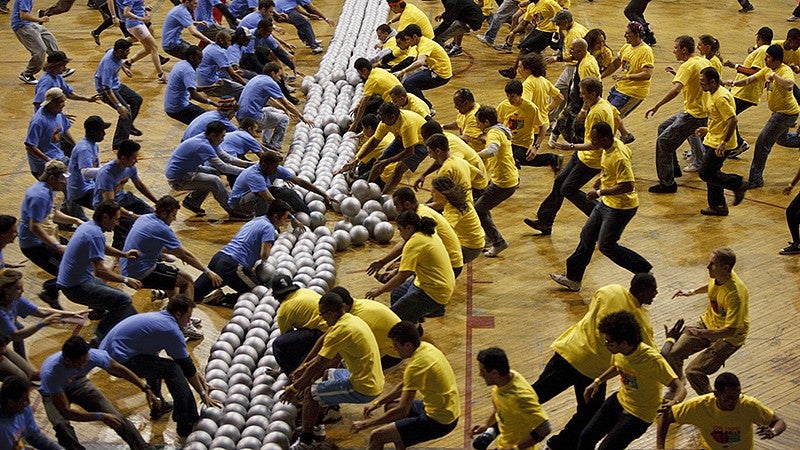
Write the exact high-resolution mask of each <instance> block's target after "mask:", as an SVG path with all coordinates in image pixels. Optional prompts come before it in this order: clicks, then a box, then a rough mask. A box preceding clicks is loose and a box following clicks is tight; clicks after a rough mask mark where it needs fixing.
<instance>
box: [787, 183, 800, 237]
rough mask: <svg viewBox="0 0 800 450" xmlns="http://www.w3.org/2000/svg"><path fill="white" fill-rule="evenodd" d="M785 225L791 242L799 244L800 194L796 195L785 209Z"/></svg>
mask: <svg viewBox="0 0 800 450" xmlns="http://www.w3.org/2000/svg"><path fill="white" fill-rule="evenodd" d="M786 224H787V225H789V233H791V234H792V242H794V243H795V244H800V194H797V195H796V196H795V197H794V199H793V200H792V202H791V203H789V206H788V207H787V208H786Z"/></svg>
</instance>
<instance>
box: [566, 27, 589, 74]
mask: <svg viewBox="0 0 800 450" xmlns="http://www.w3.org/2000/svg"><path fill="white" fill-rule="evenodd" d="M588 32H589V29H588V28H586V27H585V26H583V25H581V24H579V23H578V22H574V21H573V22H572V26H571V27H570V29H569V30H567V32H566V33H564V35H563V37H562V38H561V42H563V43H564V53H563V56H564V59H565V60H570V61H568V62H566V63H564V64H566V65H568V66H574V65H575V61H572V60H571V59H572V53H570V51H569V46H570V44H572V41H574V40H575V39H582V38H583V37H584V36H586V33H588Z"/></svg>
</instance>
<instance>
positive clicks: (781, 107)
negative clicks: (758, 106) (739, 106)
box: [756, 64, 800, 114]
mask: <svg viewBox="0 0 800 450" xmlns="http://www.w3.org/2000/svg"><path fill="white" fill-rule="evenodd" d="M773 72H774V73H775V75H778V76H779V77H781V78H784V79H788V80H794V72H793V71H792V69H791V67H789V66H787V65H786V64H781V65H780V66H779V67H778V68H777V69H775V70H774V71H773V70H772V69H770V68H769V67H764V68H763V69H761V70H760V71H758V73H756V77H757V78H758V80H759V81H763V82H765V83H766V81H767V75H769V74H770V73H773ZM767 92H768V94H767V106H769V110H770V111H772V112H777V113H781V114H798V113H800V106H798V105H797V100H796V99H795V98H794V95H793V94H792V90H791V89H788V90H787V89H784V88H782V87H780V86H778V84H777V83H769V84H768V85H767Z"/></svg>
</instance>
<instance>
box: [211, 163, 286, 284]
mask: <svg viewBox="0 0 800 450" xmlns="http://www.w3.org/2000/svg"><path fill="white" fill-rule="evenodd" d="M254 167H255V166H254ZM274 241H275V227H274V226H273V225H272V222H270V221H269V219H267V218H266V217H264V216H258V217H256V218H255V219H252V220H251V221H249V222H247V223H246V224H244V225H243V226H242V228H240V229H239V232H238V233H236V236H234V237H233V239H232V240H231V241H230V242H229V243H228V245H226V246H225V247H222V250H220V251H221V252H222V253H224V254H226V255H228V256H230V257H231V258H233V260H234V261H236V262H237V263H239V265H241V266H242V267H244V268H247V269H251V268H252V267H253V266H254V265H255V264H256V261H258V260H259V259H260V258H261V244H263V243H265V242H274Z"/></svg>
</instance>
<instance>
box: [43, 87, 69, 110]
mask: <svg viewBox="0 0 800 450" xmlns="http://www.w3.org/2000/svg"><path fill="white" fill-rule="evenodd" d="M60 98H64V99H65V98H67V96H66V95H64V91H62V90H61V88H57V87H54V88H50V89H48V90H47V92H45V93H44V101H43V102H42V108H44V107H45V105H47V104H48V103H50V102H52V101H54V100H58V99H60Z"/></svg>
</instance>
